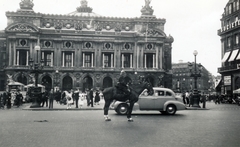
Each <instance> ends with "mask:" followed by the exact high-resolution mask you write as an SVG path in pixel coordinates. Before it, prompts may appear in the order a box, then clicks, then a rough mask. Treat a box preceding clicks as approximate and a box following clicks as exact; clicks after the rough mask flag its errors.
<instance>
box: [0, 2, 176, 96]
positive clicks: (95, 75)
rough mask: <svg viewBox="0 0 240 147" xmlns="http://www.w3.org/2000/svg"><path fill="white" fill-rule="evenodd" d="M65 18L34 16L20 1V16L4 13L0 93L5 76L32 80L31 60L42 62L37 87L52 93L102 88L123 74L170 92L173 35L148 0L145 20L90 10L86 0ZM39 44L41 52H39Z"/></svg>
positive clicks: (30, 5) (26, 81)
mask: <svg viewBox="0 0 240 147" xmlns="http://www.w3.org/2000/svg"><path fill="white" fill-rule="evenodd" d="M80 4H81V5H80V6H79V7H77V8H76V11H74V12H72V13H69V14H66V15H62V14H61V15H51V14H42V13H36V12H34V9H33V7H34V3H33V1H32V0H22V1H21V2H20V9H18V10H17V11H16V12H6V16H7V20H8V23H7V27H6V28H5V30H4V31H2V32H1V34H0V35H1V36H0V37H1V39H0V41H1V42H0V46H1V47H0V49H1V59H0V60H1V61H2V62H1V64H2V65H1V67H2V69H1V75H2V76H1V79H0V80H1V83H2V82H3V83H4V84H2V85H1V89H2V90H3V89H4V88H5V87H6V84H7V75H8V76H9V75H10V76H11V77H12V78H13V80H14V81H17V82H21V83H23V84H29V83H30V82H32V78H33V76H32V75H31V73H30V71H31V70H30V68H29V61H30V60H33V61H35V62H36V61H37V60H38V61H40V60H43V61H44V62H43V63H44V68H43V69H42V71H41V73H40V75H39V79H38V81H39V83H40V84H43V85H45V86H46V87H47V88H48V89H50V88H56V87H57V88H59V89H61V90H66V89H75V88H79V89H80V90H82V91H85V89H86V88H94V89H102V88H106V87H110V86H114V85H116V84H117V80H118V78H119V76H120V75H119V74H120V71H121V70H125V71H126V73H127V77H128V78H129V80H131V81H132V82H136V81H138V79H139V78H147V79H148V80H149V81H151V83H152V84H153V86H160V85H162V86H164V87H169V88H171V85H172V72H171V60H172V59H171V55H172V47H171V46H172V43H173V37H171V36H170V35H169V36H166V34H165V33H164V25H165V22H166V20H165V19H160V18H156V16H154V15H153V12H154V10H153V9H152V7H151V6H150V1H149V0H145V6H143V7H142V8H141V16H140V17H136V18H113V17H105V16H101V15H98V14H96V13H93V12H92V8H91V7H89V6H88V2H87V0H81V1H80ZM36 46H40V50H36V48H35V47H36Z"/></svg>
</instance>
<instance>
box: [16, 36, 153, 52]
mask: <svg viewBox="0 0 240 147" xmlns="http://www.w3.org/2000/svg"><path fill="white" fill-rule="evenodd" d="M18 46H21V47H28V46H29V43H28V40H27V39H19V41H18ZM41 47H43V48H53V47H54V43H53V42H52V41H42V42H41ZM62 47H63V48H69V49H73V48H74V43H73V42H72V41H64V42H63V46H62ZM83 48H84V49H92V48H93V43H92V42H85V43H84V44H83ZM103 49H114V45H113V44H112V43H103ZM122 49H126V50H130V49H133V46H132V44H131V43H124V44H123V46H122ZM145 49H147V50H152V49H154V45H153V44H152V43H147V44H146V46H145Z"/></svg>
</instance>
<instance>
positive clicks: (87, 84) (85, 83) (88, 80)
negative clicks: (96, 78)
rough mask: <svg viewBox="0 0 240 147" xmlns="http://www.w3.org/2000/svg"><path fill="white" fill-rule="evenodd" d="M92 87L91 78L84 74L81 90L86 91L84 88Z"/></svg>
mask: <svg viewBox="0 0 240 147" xmlns="http://www.w3.org/2000/svg"><path fill="white" fill-rule="evenodd" d="M91 88H93V80H92V78H91V77H90V76H86V77H85V78H84V79H83V91H86V89H89V90H90V89H91Z"/></svg>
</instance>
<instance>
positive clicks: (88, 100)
mask: <svg viewBox="0 0 240 147" xmlns="http://www.w3.org/2000/svg"><path fill="white" fill-rule="evenodd" d="M86 99H87V106H89V105H90V91H89V90H88V89H86Z"/></svg>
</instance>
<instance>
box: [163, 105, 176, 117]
mask: <svg viewBox="0 0 240 147" xmlns="http://www.w3.org/2000/svg"><path fill="white" fill-rule="evenodd" d="M176 111H177V108H176V106H174V105H168V106H167V108H166V111H165V112H166V114H168V115H174V114H175V113H176Z"/></svg>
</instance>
